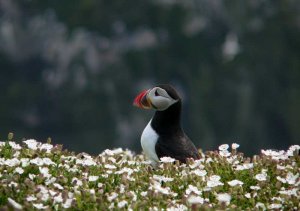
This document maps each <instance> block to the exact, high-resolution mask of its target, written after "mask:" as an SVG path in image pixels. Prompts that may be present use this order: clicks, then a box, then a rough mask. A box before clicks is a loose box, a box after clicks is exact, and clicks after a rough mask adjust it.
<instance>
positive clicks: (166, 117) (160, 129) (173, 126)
mask: <svg viewBox="0 0 300 211" xmlns="http://www.w3.org/2000/svg"><path fill="white" fill-rule="evenodd" d="M180 119H181V100H179V101H178V102H176V103H174V104H173V105H171V106H170V107H169V108H168V109H166V110H164V111H156V112H155V114H154V117H153V119H152V122H151V126H152V127H153V129H154V130H155V131H156V132H157V133H158V134H160V135H167V134H170V133H174V132H176V131H181V130H182V129H181V123H180Z"/></svg>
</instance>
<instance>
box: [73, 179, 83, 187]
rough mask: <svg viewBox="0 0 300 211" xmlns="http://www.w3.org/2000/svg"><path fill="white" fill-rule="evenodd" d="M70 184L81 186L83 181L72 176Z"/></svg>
mask: <svg viewBox="0 0 300 211" xmlns="http://www.w3.org/2000/svg"><path fill="white" fill-rule="evenodd" d="M74 183H75V184H74ZM72 184H74V186H75V187H76V186H82V184H83V183H82V181H81V180H80V179H78V178H76V177H73V179H72Z"/></svg>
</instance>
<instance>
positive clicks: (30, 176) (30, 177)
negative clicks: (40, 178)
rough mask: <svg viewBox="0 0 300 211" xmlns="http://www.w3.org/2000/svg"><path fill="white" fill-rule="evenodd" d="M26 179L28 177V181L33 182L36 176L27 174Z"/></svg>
mask: <svg viewBox="0 0 300 211" xmlns="http://www.w3.org/2000/svg"><path fill="white" fill-rule="evenodd" d="M28 177H29V179H31V180H33V179H34V178H35V177H36V175H34V174H28Z"/></svg>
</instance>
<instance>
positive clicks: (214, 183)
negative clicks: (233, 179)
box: [207, 180, 224, 188]
mask: <svg viewBox="0 0 300 211" xmlns="http://www.w3.org/2000/svg"><path fill="white" fill-rule="evenodd" d="M222 185H224V183H222V182H220V181H213V180H209V181H207V187H208V188H213V187H217V186H222Z"/></svg>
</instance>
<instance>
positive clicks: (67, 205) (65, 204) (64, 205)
mask: <svg viewBox="0 0 300 211" xmlns="http://www.w3.org/2000/svg"><path fill="white" fill-rule="evenodd" d="M72 202H73V199H67V200H66V201H65V203H63V204H62V206H63V208H65V209H68V208H70V207H71V206H72Z"/></svg>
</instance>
